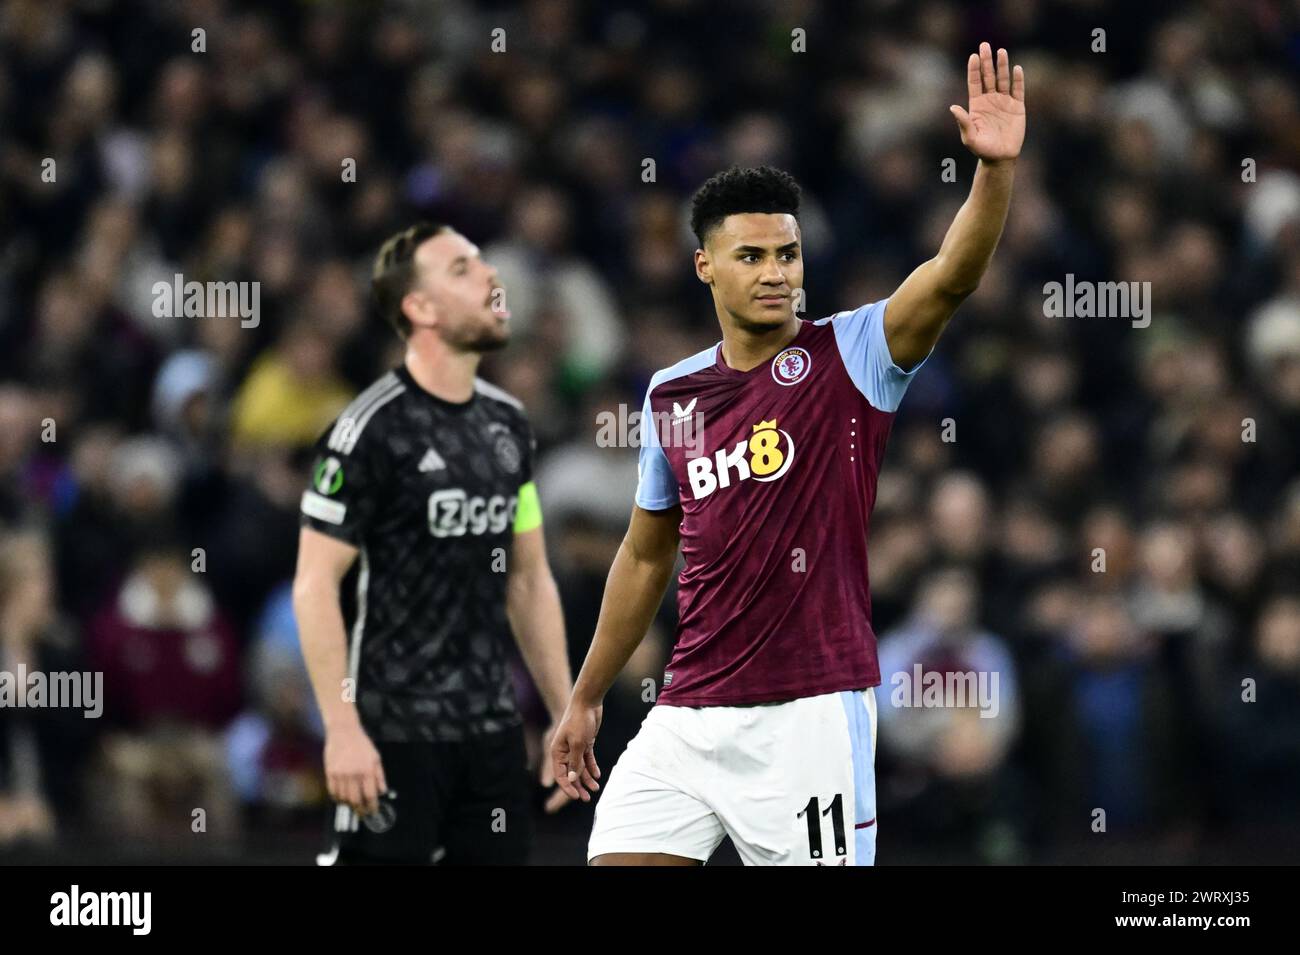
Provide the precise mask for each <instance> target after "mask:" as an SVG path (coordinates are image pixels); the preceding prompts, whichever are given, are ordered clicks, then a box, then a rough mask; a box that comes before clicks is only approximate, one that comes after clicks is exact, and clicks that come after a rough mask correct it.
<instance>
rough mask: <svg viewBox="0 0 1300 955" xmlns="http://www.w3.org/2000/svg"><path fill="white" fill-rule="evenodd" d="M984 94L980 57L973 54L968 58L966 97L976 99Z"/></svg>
mask: <svg viewBox="0 0 1300 955" xmlns="http://www.w3.org/2000/svg"><path fill="white" fill-rule="evenodd" d="M983 92H984V84H983V83H982V82H981V81H980V55H979V54H978V53H972V54H971V55H970V56H968V57H967V58H966V95H967V96H968V97H969V98H970V99H974V98H975V97H976V96H979V95H980V93H983Z"/></svg>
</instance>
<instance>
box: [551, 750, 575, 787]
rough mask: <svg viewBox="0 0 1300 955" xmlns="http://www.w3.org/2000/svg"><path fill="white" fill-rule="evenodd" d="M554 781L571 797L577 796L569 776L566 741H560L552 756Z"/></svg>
mask: <svg viewBox="0 0 1300 955" xmlns="http://www.w3.org/2000/svg"><path fill="white" fill-rule="evenodd" d="M553 763H554V768H555V783H556V785H557V786H559V787H560V788H561V789H562V790H564V791H565V792H566V793H568V794H569V796H570V797H571V798H573V799H577V798H578V788H577V787H576V786H575V785H574V784H573V780H572V779H570V778H569V746H568V743H567V741H561V742H560V745H559V746H558V747H556V749H555V756H554V760H553Z"/></svg>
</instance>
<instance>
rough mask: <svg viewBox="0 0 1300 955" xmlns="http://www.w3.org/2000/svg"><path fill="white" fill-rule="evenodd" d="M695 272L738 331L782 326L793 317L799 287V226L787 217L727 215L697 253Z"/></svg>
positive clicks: (801, 281) (800, 272) (800, 285)
mask: <svg viewBox="0 0 1300 955" xmlns="http://www.w3.org/2000/svg"><path fill="white" fill-rule="evenodd" d="M695 273H696V275H698V276H699V278H700V281H702V282H706V283H708V284H709V285H711V286H712V288H713V298H714V301H715V302H716V303H717V304H718V305H719V306H720V307H721V308H722V309H723V310H725V312H726V313H727V314H728V315H730V316H731V319H732V321H734V322H735V323H736V325H738V326H739V327H740V328H742V329H745V330H747V331H765V330H767V329H772V328H779V327H781V326H783V325H786V324H788V323H789V322H790V321H792V320H793V318H794V314H795V313H794V304H795V303H794V293H795V291H796V290H798V289H802V288H803V253H802V251H801V250H800V246H799V223H798V222H797V221H796V220H795V217H794V216H792V215H789V214H788V213H769V212H746V213H743V214H738V215H731V216H727V217H726V218H725V219H723V220H722V223H721V224H720V225H719V226H718V227H717V228H715V229H714V230H713V232H712V233H710V234H709V236H708V241H707V242H706V243H705V248H704V249H702V250H697V251H696V253H695Z"/></svg>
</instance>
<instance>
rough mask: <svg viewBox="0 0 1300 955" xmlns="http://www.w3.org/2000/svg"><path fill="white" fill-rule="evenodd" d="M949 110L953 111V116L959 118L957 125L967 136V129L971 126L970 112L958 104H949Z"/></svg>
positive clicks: (963, 134)
mask: <svg viewBox="0 0 1300 955" xmlns="http://www.w3.org/2000/svg"><path fill="white" fill-rule="evenodd" d="M948 112H950V113H952V115H953V117H954V118H955V119H956V120H957V126H958V127H959V128H960V129H961V134H962V136H965V135H966V130H967V128H968V127H969V126H970V113H968V112H966V111H965V110H964V109H962V108H961V107H960V106H957V105H953V106H949V107H948Z"/></svg>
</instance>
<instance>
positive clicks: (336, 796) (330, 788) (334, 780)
mask: <svg viewBox="0 0 1300 955" xmlns="http://www.w3.org/2000/svg"><path fill="white" fill-rule="evenodd" d="M325 789H326V791H327V792H328V793H329V794H330V801H331V802H342V801H343V789H342V787H341V786H340V785H339V777H338V775H337V774H335V773H329V774H328V775H327V776H326V777H325Z"/></svg>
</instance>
